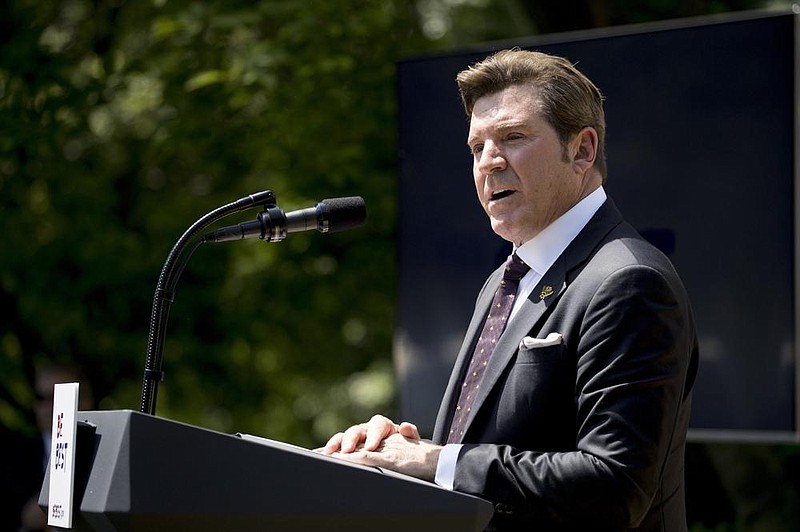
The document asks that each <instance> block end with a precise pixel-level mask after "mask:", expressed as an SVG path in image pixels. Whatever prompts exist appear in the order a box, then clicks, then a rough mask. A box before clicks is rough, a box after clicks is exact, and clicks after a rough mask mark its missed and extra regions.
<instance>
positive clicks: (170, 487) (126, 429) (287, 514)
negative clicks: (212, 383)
mask: <svg viewBox="0 0 800 532" xmlns="http://www.w3.org/2000/svg"><path fill="white" fill-rule="evenodd" d="M77 420H78V424H79V428H78V436H77V443H76V452H77V455H76V457H75V495H74V514H73V529H74V530H93V531H103V532H105V531H116V530H119V531H139V530H142V531H159V530H165V531H167V530H168V531H178V530H191V531H205V530H209V531H211V530H214V531H228V530H247V531H251V530H252V531H258V530H265V531H287V532H289V531H291V532H302V531H320V530H323V531H339V530H341V531H346V532H359V531H364V532H367V531H369V532H375V531H394V530H397V531H403V532H408V531H409V530H411V531H414V532H417V531H425V530H430V531H437V532H446V531H454V532H455V531H458V532H464V531H476V532H477V531H480V530H483V529H484V528H485V526H486V524H487V523H488V521H489V519H490V518H491V516H492V512H493V508H492V505H491V504H490V503H489V502H487V501H485V500H483V499H480V498H477V497H473V496H470V495H466V494H462V493H458V492H454V491H450V490H447V489H444V488H440V487H439V486H436V485H435V484H431V483H429V482H424V481H421V480H418V479H414V478H411V477H408V476H405V475H400V474H398V473H393V472H390V471H385V470H382V469H379V468H375V467H369V466H362V465H358V464H351V463H348V462H345V461H342V460H340V459H337V458H333V457H329V456H324V455H321V454H318V453H314V452H313V451H310V450H307V449H303V448H300V447H295V446H292V445H289V444H285V443H281V442H276V441H271V440H262V441H259V442H255V441H251V440H248V439H243V438H240V437H239V436H236V435H230V434H224V433H220V432H216V431H213V430H208V429H203V428H200V427H196V426H193V425H189V424H185V423H181V422H177V421H172V420H168V419H164V418H159V417H156V416H151V415H148V414H143V413H140V412H135V411H131V410H111V411H87V412H80V411H79V412H78V414H77ZM48 492H49V469H48V475H47V476H46V477H45V479H44V483H43V485H42V492H41V495H40V497H39V505H40V506H42V507H43V508H44V510H45V513H46V512H47V510H48V508H47V506H48V500H49V499H48Z"/></svg>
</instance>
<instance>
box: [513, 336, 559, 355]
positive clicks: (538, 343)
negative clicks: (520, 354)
mask: <svg viewBox="0 0 800 532" xmlns="http://www.w3.org/2000/svg"><path fill="white" fill-rule="evenodd" d="M563 341H564V337H563V336H561V335H560V334H558V333H556V332H552V333H550V334H548V335H547V338H531V337H530V336H526V337H525V338H523V339H522V341H521V342H520V343H519V348H520V350H521V351H526V350H529V349H536V348H537V347H547V346H550V345H558V344H560V343H561V342H563Z"/></svg>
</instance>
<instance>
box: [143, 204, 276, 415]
mask: <svg viewBox="0 0 800 532" xmlns="http://www.w3.org/2000/svg"><path fill="white" fill-rule="evenodd" d="M261 205H265V210H266V209H270V208H274V207H276V206H277V205H276V202H275V194H274V193H273V192H272V191H271V190H265V191H263V192H257V193H255V194H251V195H250V196H247V197H245V198H241V199H239V200H236V201H234V202H232V203H228V204H227V205H223V206H222V207H219V208H217V209H214V210H213V211H211V212H209V213H208V214H206V215H205V216H203V217H202V218H200V219H199V220H197V221H196V222H195V223H194V224H192V226H191V227H189V229H187V230H186V232H185V233H183V236H181V237H180V238H179V239H178V241H177V242H176V243H175V246H174V247H173V248H172V251H170V253H169V255H168V256H167V260H166V261H165V262H164V266H163V268H162V269H161V275H160V276H159V278H158V284H157V285H156V292H155V295H154V297H153V310H152V313H151V315H150V332H149V334H148V338H147V360H146V362H145V367H144V379H143V382H142V402H141V406H140V408H139V411H140V412H142V413H145V414H150V415H155V413H156V399H157V396H158V383H159V382H163V381H164V372H163V371H162V370H161V365H162V359H163V351H164V336H165V331H166V328H167V318H168V317H169V307H170V305H171V304H172V302H173V301H175V286H176V285H177V284H178V279H179V278H180V276H181V273H182V272H183V269H184V268H185V267H186V264H187V263H188V262H189V259H190V258H191V256H192V254H193V253H194V252H195V250H196V249H197V248H198V247H199V246H200V244H202V243H203V242H205V241H206V240H205V239H198V240H197V241H196V242H194V244H193V246H192V247H191V248H189V249H188V252H187V253H185V254H183V252H184V249H185V248H186V245H187V243H188V242H189V241H190V240H191V239H192V238H193V237H194V236H195V235H196V234H197V233H199V232H200V231H202V230H203V229H205V228H206V227H207V226H209V225H211V224H212V223H214V222H216V221H217V220H219V219H220V218H223V217H225V216H228V215H229V214H233V213H235V212H240V211H243V210H246V209H250V208H252V207H259V206H261ZM182 254H183V256H181V255H182Z"/></svg>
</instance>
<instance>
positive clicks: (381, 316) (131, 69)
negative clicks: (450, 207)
mask: <svg viewBox="0 0 800 532" xmlns="http://www.w3.org/2000/svg"><path fill="white" fill-rule="evenodd" d="M768 4H769V5H772V4H786V5H788V4H789V2H774V1H773V2H765V1H758V0H729V1H722V0H716V1H704V0H688V1H682V2H665V1H663V0H649V1H643V2H635V3H631V2H623V1H622V0H606V1H600V2H597V1H592V0H583V1H577V0H565V1H563V2H530V1H525V0H412V1H407V0H325V1H322V0H320V1H315V0H308V1H305V0H247V1H245V0H225V1H223V0H206V1H200V0H139V1H132V0H127V1H126V0H60V1H56V0H7V1H6V2H3V3H0V227H1V228H2V230H3V237H2V241H1V242H2V244H0V309H1V311H2V320H1V321H0V375H2V386H0V424H2V425H5V426H7V427H10V428H13V429H16V430H21V431H27V432H33V431H34V430H35V424H34V420H33V404H34V394H33V386H32V383H33V380H34V374H35V367H36V366H37V365H38V364H42V363H44V362H45V361H49V360H55V361H68V362H75V363H77V364H78V365H79V366H81V367H82V368H83V370H84V371H85V372H86V373H87V375H88V376H89V378H90V380H91V382H92V385H93V388H94V396H95V397H96V399H97V401H98V404H97V407H98V408H101V409H117V408H130V409H138V407H139V396H140V392H141V377H142V371H143V368H144V360H145V352H146V345H147V328H148V323H149V318H150V307H151V304H152V298H153V292H154V289H155V285H156V281H157V278H158V274H159V272H160V270H161V267H162V264H163V262H164V260H165V259H166V257H167V254H168V252H169V250H170V249H171V248H172V246H173V244H174V243H175V241H176V240H177V239H178V238H179V237H180V235H181V234H182V233H183V232H184V231H185V229H186V228H187V227H189V225H191V224H192V223H193V222H194V221H195V220H196V219H198V218H199V217H201V216H202V215H204V214H205V213H207V212H209V211H210V210H212V209H214V208H216V207H218V206H220V205H223V204H226V203H229V202H230V201H233V200H235V199H238V198H240V197H242V196H245V195H247V194H250V193H253V192H257V191H260V190H265V189H272V190H274V191H275V193H276V195H277V198H278V202H279V205H280V206H281V207H282V208H284V209H286V210H291V209H294V208H301V207H306V206H310V205H313V204H314V203H315V202H316V201H317V200H320V199H323V198H326V197H335V196H345V195H361V196H363V197H364V198H365V200H366V203H367V207H368V212H369V217H368V223H367V225H366V226H365V227H363V228H360V229H356V230H353V231H349V232H345V233H337V234H332V235H324V236H323V235H320V234H319V233H316V232H313V233H302V234H296V235H292V236H291V237H290V238H289V239H287V240H286V241H284V242H281V243H275V244H264V243H263V242H260V241H258V240H256V241H252V240H250V241H245V242H238V243H227V244H206V245H204V246H201V247H200V248H199V249H198V251H197V252H196V253H195V255H194V257H193V259H192V261H191V262H190V263H189V265H188V267H187V268H186V270H185V272H184V274H183V277H182V279H181V281H180V283H179V284H178V291H177V299H176V301H175V303H174V304H173V305H172V309H171V318H170V321H169V324H168V329H167V341H166V345H165V350H164V370H165V373H166V381H165V382H164V383H163V384H162V385H161V386H160V389H159V400H158V414H159V415H162V416H164V417H168V418H172V419H178V420H181V421H186V422H189V423H193V424H197V425H200V426H204V427H208V428H212V429H218V430H222V431H243V432H253V433H257V434H261V435H264V436H268V437H272V438H275V439H280V440H284V441H290V442H294V443H298V444H301V445H306V446H315V445H319V444H320V443H322V442H324V441H325V440H326V439H327V437H328V436H329V435H330V434H332V433H334V432H335V431H337V430H340V429H342V428H343V427H346V426H348V425H350V424H352V423H355V422H359V421H362V420H363V419H365V418H367V417H368V416H370V415H371V414H373V413H375V412H383V413H387V414H389V415H391V414H393V413H394V412H393V410H394V408H395V394H396V393H397V392H396V390H397V386H396V385H395V382H394V372H393V367H392V360H391V347H392V334H393V319H394V305H395V292H396V274H397V271H396V269H397V264H396V256H395V245H394V244H395V241H396V238H397V236H398V235H397V234H396V224H395V220H396V217H397V216H398V213H397V211H396V209H397V201H396V200H397V198H396V189H395V183H396V179H397V153H396V150H397V146H396V123H397V122H396V114H397V108H396V98H395V93H394V89H395V87H394V81H395V80H394V65H395V62H396V61H397V60H399V59H402V58H404V57H409V56H414V55H418V54H424V53H431V52H433V51H442V50H451V49H454V48H458V47H464V46H469V45H473V44H474V43H476V42H481V41H487V40H498V39H511V38H514V37H520V36H528V35H533V34H536V33H549V32H554V31H567V30H579V29H585V28H590V27H600V26H606V25H612V24H624V23H630V22H644V21H651V20H659V19H665V18H674V17H680V16H691V15H700V14H708V13H719V12H723V11H728V10H734V9H745V8H754V7H763V6H766V5H768ZM455 97H457V96H456V94H455V87H454V98H455ZM431 149H433V150H435V149H436V147H435V146H431ZM255 215H256V212H250V213H243V214H241V215H236V216H235V217H231V219H229V220H226V221H225V222H226V224H232V223H238V222H240V221H244V220H252V219H254V218H255ZM476 288H477V287H476ZM431 408H436V405H431ZM699 450H700V451H701V453H700V454H703V455H705V454H710V455H711V458H710V459H709V458H708V457H706V458H705V459H704V460H705V463H706V464H711V465H710V466H709V467H710V469H709V470H710V471H711V472H710V473H709V474H708V475H705V474H704V475H702V477H703V481H702V482H706V481H707V480H708V479H709V478H712V477H714V476H715V475H716V476H720V477H722V478H721V480H719V485H718V486H716V487H713V488H706V486H707V485H709V484H703V483H702V482H701V483H698V484H696V485H695V486H696V488H695V491H694V492H692V491H691V486H690V495H691V496H692V497H693V499H692V500H690V512H691V511H692V509H695V510H697V509H708V507H716V506H715V504H716V503H712V502H710V501H708V500H707V497H708V494H709V493H711V492H712V490H716V492H715V493H717V494H722V496H723V497H727V498H729V499H730V501H731V504H733V505H735V507H736V515H734V516H733V517H731V516H730V515H728V514H724V513H723V514H716V515H715V514H713V512H711V514H708V518H707V519H700V517H698V521H697V523H696V524H695V527H694V529H695V530H737V531H738V530H761V529H763V530H772V529H775V530H779V529H780V526H781V525H780V524H777V525H776V523H787V522H790V523H797V521H798V517H797V510H796V499H797V497H796V495H797V492H798V490H797V474H796V473H797V471H798V469H797V465H798V459H797V457H798V452H797V448H796V447H794V446H789V447H780V448H777V452H776V450H775V449H773V448H764V447H747V446H719V445H717V446H715V445H708V446H700V447H699ZM787 464H788V465H787ZM764 471H767V472H769V471H771V472H772V474H769V475H768V474H763V473H764ZM785 471H792V472H794V473H792V474H793V475H794V476H791V477H785V478H784V477H783V476H782V475H784V476H785V475H786V473H785ZM715 472H716V473H715ZM776 478H777V479H778V480H775V479H776ZM792 479H793V480H792ZM786 486H794V488H793V489H794V491H790V492H787V491H786ZM704 489H705V490H706V491H703V490H704ZM776 493H781V494H785V493H789V495H786V496H783V495H776ZM695 497H696V498H695ZM767 499H768V500H767ZM723 506H724V504H723ZM792 508H795V509H792ZM712 509H713V508H712ZM701 517H702V516H701ZM720 523H721V524H720ZM772 526H778V527H779V528H769V527H772ZM764 527H767V528H764Z"/></svg>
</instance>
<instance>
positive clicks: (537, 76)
mask: <svg viewBox="0 0 800 532" xmlns="http://www.w3.org/2000/svg"><path fill="white" fill-rule="evenodd" d="M456 82H457V83H458V90H459V92H460V94H461V101H462V102H463V104H464V110H465V111H466V112H467V116H471V115H472V109H473V107H474V106H475V102H476V101H477V100H478V99H479V98H481V97H483V96H487V95H489V94H494V93H496V92H499V91H501V90H503V89H506V88H508V87H510V86H513V85H523V84H531V85H532V86H533V87H535V88H536V89H538V91H539V101H540V104H541V112H542V115H543V116H544V119H545V120H546V121H547V122H548V123H549V124H550V125H551V126H552V127H553V129H555V131H556V133H557V134H558V138H559V140H560V141H561V146H562V148H563V151H564V155H565V157H566V146H567V143H568V142H569V141H570V140H571V139H572V138H573V137H574V136H575V135H576V134H577V133H578V132H579V131H580V130H581V129H583V128H584V127H586V126H591V127H593V128H594V129H595V130H596V131H597V138H598V146H597V157H596V160H595V167H596V168H597V169H598V170H599V171H600V174H601V175H602V176H603V180H605V177H606V156H605V145H606V142H605V138H606V119H605V113H604V112H603V95H602V94H601V93H600V89H598V88H597V87H596V86H595V84H594V83H592V81H591V80H590V79H589V78H587V77H586V76H585V75H583V74H582V73H581V72H580V71H579V70H578V69H577V68H575V66H574V65H573V64H572V63H570V62H569V61H568V60H566V59H564V58H563V57H557V56H552V55H547V54H544V53H541V52H531V51H527V50H520V49H519V48H514V49H511V50H502V51H500V52H497V53H495V54H493V55H490V56H489V57H487V58H486V59H484V60H483V61H481V62H480V63H476V64H474V65H472V66H470V67H469V68H467V69H466V70H462V71H461V72H459V73H458V75H457V76H456Z"/></svg>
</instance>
